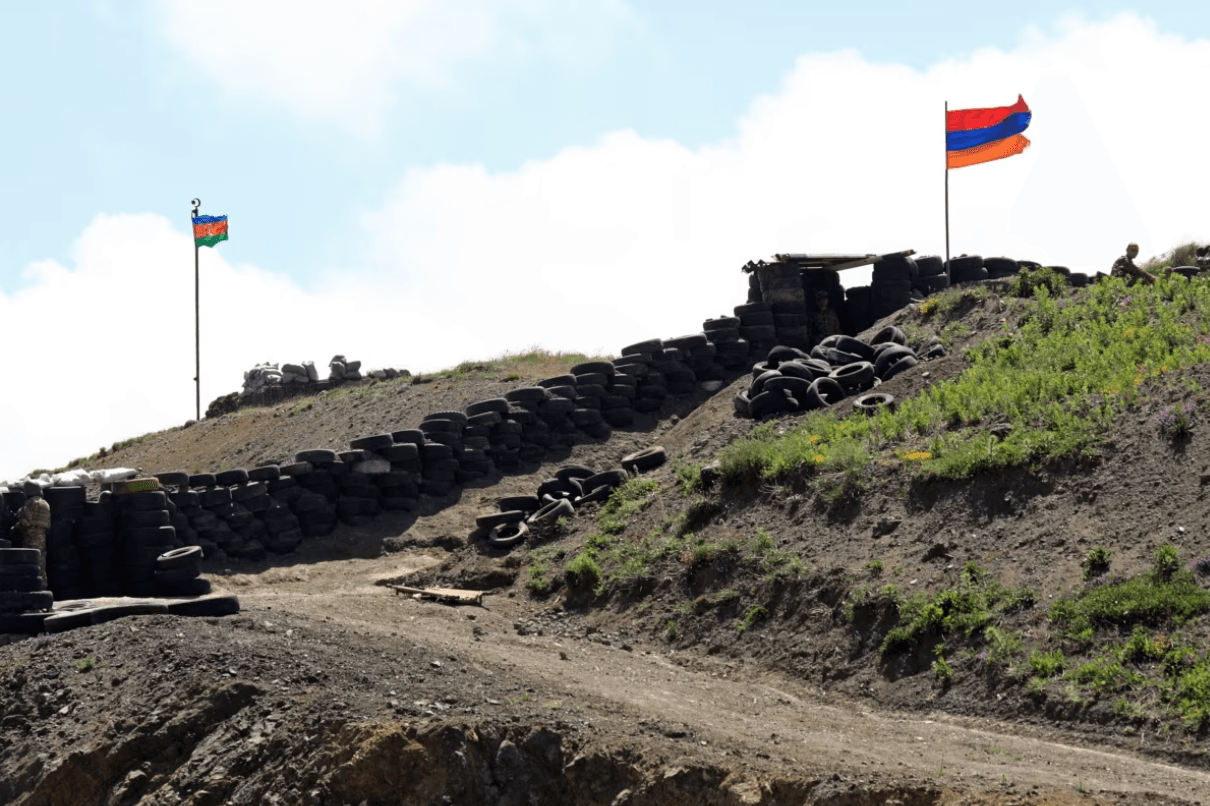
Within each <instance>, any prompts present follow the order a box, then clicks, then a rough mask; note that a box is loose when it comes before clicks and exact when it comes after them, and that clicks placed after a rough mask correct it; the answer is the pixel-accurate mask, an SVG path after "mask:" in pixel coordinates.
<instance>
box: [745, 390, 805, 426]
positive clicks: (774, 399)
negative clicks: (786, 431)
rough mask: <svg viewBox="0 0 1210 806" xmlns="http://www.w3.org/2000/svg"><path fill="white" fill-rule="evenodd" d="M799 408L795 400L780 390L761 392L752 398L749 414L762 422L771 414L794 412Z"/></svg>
mask: <svg viewBox="0 0 1210 806" xmlns="http://www.w3.org/2000/svg"><path fill="white" fill-rule="evenodd" d="M795 408H797V404H796V403H795V401H794V398H792V397H790V396H788V395H787V394H786V393H785V392H783V391H781V390H780V389H778V390H776V391H771V392H761V393H760V394H759V395H755V396H754V397H752V400H751V402H750V403H749V404H748V414H749V416H750V417H752V419H754V420H761V419H764V418H765V417H767V416H769V415H770V414H777V413H779V412H783V411H792V410H794V409H795Z"/></svg>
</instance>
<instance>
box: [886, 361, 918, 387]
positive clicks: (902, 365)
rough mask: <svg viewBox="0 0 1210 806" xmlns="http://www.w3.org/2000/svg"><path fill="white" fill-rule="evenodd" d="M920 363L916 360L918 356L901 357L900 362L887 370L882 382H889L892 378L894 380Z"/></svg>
mask: <svg viewBox="0 0 1210 806" xmlns="http://www.w3.org/2000/svg"><path fill="white" fill-rule="evenodd" d="M918 363H920V362H919V360H918V359H917V358H916V356H914V355H905V356H903V357H901V358H900V359H899V360H898V361H896V362H895V363H894V364H891V365H890V366H889V367H888V368H887V371H886V373H885V374H884V375H883V376H882V380H884V381H889V380H890V379H891V378H894V377H895V376H896V375H898V374H899V373H901V372H904V371H906V370H909V369H911V368H912V367H914V366H916V364H918Z"/></svg>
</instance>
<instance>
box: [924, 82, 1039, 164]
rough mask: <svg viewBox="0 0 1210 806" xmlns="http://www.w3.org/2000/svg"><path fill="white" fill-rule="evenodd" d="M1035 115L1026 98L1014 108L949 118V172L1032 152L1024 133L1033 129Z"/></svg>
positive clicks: (956, 112)
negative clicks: (1028, 150) (951, 169)
mask: <svg viewBox="0 0 1210 806" xmlns="http://www.w3.org/2000/svg"><path fill="white" fill-rule="evenodd" d="M1032 119H1033V113H1032V112H1030V111H1029V105H1028V104H1026V103H1025V98H1024V97H1022V96H1021V95H1018V96H1017V102H1016V103H1015V104H1013V105H1012V106H998V107H993V108H989V109H955V110H953V111H952V112H947V113H946V116H945V151H946V168H962V167H965V166H967V165H978V164H979V163H981V162H991V161H992V160H1000V159H1004V158H1005V157H1012V156H1014V155H1016V154H1020V153H1021V152H1022V151H1024V150H1025V149H1027V148H1029V140H1027V139H1026V138H1025V136H1024V135H1022V134H1021V132H1023V131H1025V130H1026V129H1027V128H1029V122H1030V121H1031V120H1032Z"/></svg>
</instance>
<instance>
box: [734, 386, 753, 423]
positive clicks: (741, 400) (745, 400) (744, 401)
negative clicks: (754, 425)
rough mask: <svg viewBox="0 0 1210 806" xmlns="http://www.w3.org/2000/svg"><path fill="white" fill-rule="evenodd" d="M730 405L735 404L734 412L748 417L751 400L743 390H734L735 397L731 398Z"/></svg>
mask: <svg viewBox="0 0 1210 806" xmlns="http://www.w3.org/2000/svg"><path fill="white" fill-rule="evenodd" d="M731 402H732V405H734V406H735V413H736V414H738V415H739V416H740V417H748V416H750V415H749V414H748V409H749V408H750V407H751V405H752V400H751V399H750V398H749V397H748V395H747V394H745V393H743V392H736V393H735V397H733V398H731Z"/></svg>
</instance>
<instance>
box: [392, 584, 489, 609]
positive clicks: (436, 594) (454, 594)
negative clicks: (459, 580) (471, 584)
mask: <svg viewBox="0 0 1210 806" xmlns="http://www.w3.org/2000/svg"><path fill="white" fill-rule="evenodd" d="M389 587H390V588H391V589H393V590H394V591H395V594H396V595H399V594H401V593H407V594H411V595H413V596H418V597H429V598H433V599H449V600H452V601H455V602H459V603H461V604H477V605H482V604H483V591H466V590H459V589H457V588H410V587H408V586H407V585H390V586H389Z"/></svg>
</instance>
